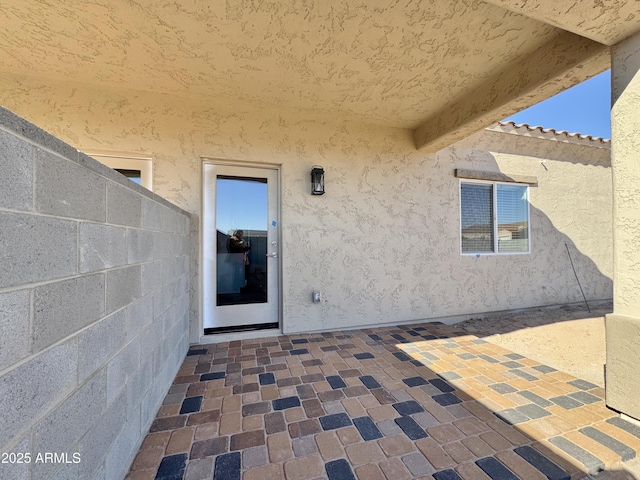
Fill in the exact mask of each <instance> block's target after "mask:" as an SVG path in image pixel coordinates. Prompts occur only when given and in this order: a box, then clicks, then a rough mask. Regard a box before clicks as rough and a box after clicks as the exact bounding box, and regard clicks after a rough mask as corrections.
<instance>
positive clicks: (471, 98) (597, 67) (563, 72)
mask: <svg viewBox="0 0 640 480" xmlns="http://www.w3.org/2000/svg"><path fill="white" fill-rule="evenodd" d="M609 67H610V58H609V48H608V47H607V46H605V45H602V44H600V43H597V42H594V41H592V40H589V39H587V38H584V37H580V36H578V35H574V34H573V33H570V32H563V33H561V34H560V35H559V36H558V37H556V38H555V39H554V40H552V41H550V42H549V43H547V44H546V45H544V46H543V47H541V48H539V49H538V50H537V51H535V52H534V53H533V54H532V55H529V56H527V57H525V58H522V59H520V60H519V61H517V62H516V63H514V64H512V65H510V67H509V68H508V69H507V70H503V71H499V72H496V73H495V74H493V75H492V76H490V77H489V78H487V79H486V80H485V81H484V82H483V83H482V84H480V85H478V86H477V87H476V88H474V89H472V90H470V91H469V92H468V93H466V94H464V95H463V96H461V97H458V98H456V99H454V100H453V101H452V102H450V103H449V104H447V105H446V106H445V107H444V108H443V109H441V110H440V111H438V112H436V113H435V114H434V115H432V116H431V117H430V118H428V119H427V120H426V121H425V122H424V123H423V124H422V125H420V126H418V127H417V128H416V130H415V131H414V140H415V145H416V148H417V149H418V150H424V151H426V152H429V153H431V152H436V151H438V150H441V149H442V148H445V147H447V146H449V145H451V144H453V143H455V142H457V141H458V140H462V139H463V138H465V137H467V136H469V135H471V134H472V133H475V132H477V131H478V130H481V129H483V128H486V127H488V126H489V125H491V124H493V123H495V122H497V121H499V120H501V119H503V118H505V117H508V116H509V115H512V114H514V113H516V112H518V111H520V110H522V109H524V108H527V107H529V106H531V105H534V104H536V103H538V102H540V101H542V100H544V99H546V98H549V97H551V96H553V95H555V94H557V93H560V92H561V91H563V90H565V89H567V88H569V87H572V86H573V85H576V84H578V83H580V82H582V81H584V80H587V79H588V78H591V77H592V76H594V75H597V74H598V73H601V72H603V71H604V70H606V69H607V68H609Z"/></svg>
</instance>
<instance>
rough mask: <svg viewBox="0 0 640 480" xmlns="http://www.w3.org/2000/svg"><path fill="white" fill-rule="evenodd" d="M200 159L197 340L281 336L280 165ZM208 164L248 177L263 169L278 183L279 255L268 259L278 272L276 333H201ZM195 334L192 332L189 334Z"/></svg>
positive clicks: (263, 331) (212, 158)
mask: <svg viewBox="0 0 640 480" xmlns="http://www.w3.org/2000/svg"><path fill="white" fill-rule="evenodd" d="M200 158H201V162H200V212H199V215H200V219H199V222H198V229H199V232H198V242H199V245H198V295H199V297H200V298H199V301H198V307H199V310H200V312H199V315H198V317H199V322H198V335H197V337H199V338H200V340H201V341H202V339H204V338H206V337H211V338H216V337H219V336H221V335H225V336H228V335H231V336H234V337H241V336H245V335H247V334H248V335H250V336H255V332H256V331H261V332H262V333H263V334H266V335H269V333H271V334H273V333H274V332H276V333H277V334H281V333H282V311H283V308H282V297H283V295H282V285H283V282H282V278H283V274H282V221H281V219H282V174H281V168H282V166H281V165H278V164H272V163H257V162H243V161H235V160H224V159H218V158H214V157H204V156H203V157H200ZM207 164H210V165H216V166H221V167H235V168H237V167H240V168H246V169H247V170H248V174H247V176H249V177H250V176H251V174H250V169H262V170H273V171H275V174H276V179H277V183H278V184H277V185H276V192H275V193H276V198H277V200H276V212H277V219H276V222H277V226H276V229H277V235H278V247H277V251H278V258H274V259H271V260H272V261H275V262H277V263H276V265H277V268H278V281H277V288H278V294H277V299H278V308H277V317H278V318H277V323H278V327H277V329H271V330H249V331H246V334H243V332H242V331H238V332H232V333H229V332H221V333H207V334H205V332H204V304H205V301H204V298H205V292H204V288H205V285H204V235H205V232H204V209H205V174H204V173H205V172H204V170H205V169H204V166H205V165H207ZM192 333H194V332H192Z"/></svg>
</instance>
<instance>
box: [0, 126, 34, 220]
mask: <svg viewBox="0 0 640 480" xmlns="http://www.w3.org/2000/svg"><path fill="white" fill-rule="evenodd" d="M35 150H36V148H35V147H34V146H33V145H31V144H29V143H27V142H25V141H24V140H22V139H20V138H17V137H15V136H13V135H11V134H10V133H7V132H4V131H0V207H5V208H13V209H16V210H32V209H33V158H34V156H35Z"/></svg>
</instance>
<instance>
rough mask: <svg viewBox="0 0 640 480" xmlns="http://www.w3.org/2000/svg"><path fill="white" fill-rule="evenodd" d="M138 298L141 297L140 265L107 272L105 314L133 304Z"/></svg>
mask: <svg viewBox="0 0 640 480" xmlns="http://www.w3.org/2000/svg"><path fill="white" fill-rule="evenodd" d="M140 297H142V269H141V266H140V265H132V266H130V267H123V268H118V269H117V270H110V271H108V272H107V314H109V313H111V312H114V311H116V310H118V309H120V308H122V307H125V306H127V305H129V304H130V303H133V302H135V301H136V300H138V299H139V298H140Z"/></svg>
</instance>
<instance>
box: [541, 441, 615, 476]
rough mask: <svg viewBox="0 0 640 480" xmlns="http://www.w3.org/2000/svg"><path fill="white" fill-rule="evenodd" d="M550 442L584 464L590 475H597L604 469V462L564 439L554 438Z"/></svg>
mask: <svg viewBox="0 0 640 480" xmlns="http://www.w3.org/2000/svg"><path fill="white" fill-rule="evenodd" d="M549 442H550V443H552V444H553V445H555V446H556V447H558V448H559V449H561V450H563V451H565V452H566V453H568V454H569V455H571V456H572V457H573V458H575V459H576V460H578V461H579V462H580V463H582V464H583V465H584V466H585V468H586V469H587V472H589V473H596V472H598V471H600V470H602V469H603V468H604V462H603V461H602V460H600V459H599V458H598V457H596V456H595V455H592V454H591V453H589V452H587V451H586V450H584V449H583V448H580V447H579V446H578V445H576V444H575V443H573V442H571V441H570V440H567V439H566V438H564V437H553V438H550V439H549Z"/></svg>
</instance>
